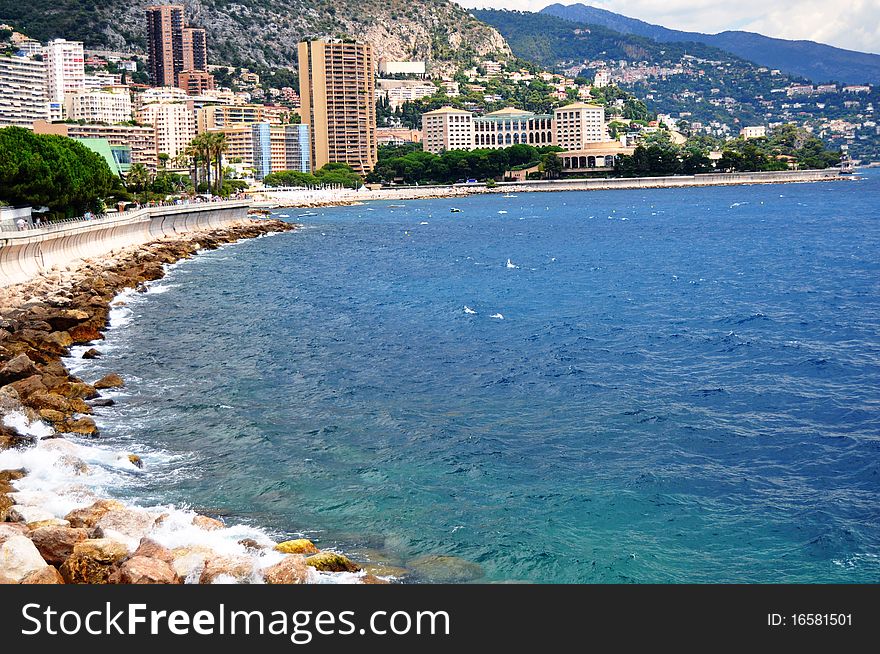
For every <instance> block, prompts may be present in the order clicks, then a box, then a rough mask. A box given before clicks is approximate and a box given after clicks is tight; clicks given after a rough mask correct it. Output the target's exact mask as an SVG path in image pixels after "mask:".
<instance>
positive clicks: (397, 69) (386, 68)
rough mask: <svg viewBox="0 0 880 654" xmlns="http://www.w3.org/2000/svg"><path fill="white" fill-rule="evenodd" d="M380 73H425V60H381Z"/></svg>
mask: <svg viewBox="0 0 880 654" xmlns="http://www.w3.org/2000/svg"><path fill="white" fill-rule="evenodd" d="M379 74H380V75H424V74H425V62H424V61H388V60H387V59H380V60H379Z"/></svg>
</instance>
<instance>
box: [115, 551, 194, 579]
mask: <svg viewBox="0 0 880 654" xmlns="http://www.w3.org/2000/svg"><path fill="white" fill-rule="evenodd" d="M108 582H109V583H111V584H176V583H179V582H178V578H177V575H176V574H175V572H174V570H173V569H172V568H171V566H170V565H168V564H167V563H166V562H165V561H160V560H159V559H151V558H149V557H146V556H132V557H131V558H130V559H128V560H127V561H125V562H124V563H123V564H122V565H121V566H119V568H118V569H117V570H116V571H115V572H114V573H113V574H111V575H110V578H109V580H108Z"/></svg>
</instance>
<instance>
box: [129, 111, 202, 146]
mask: <svg viewBox="0 0 880 654" xmlns="http://www.w3.org/2000/svg"><path fill="white" fill-rule="evenodd" d="M138 121H139V122H141V123H144V124H147V125H152V126H153V127H154V128H155V129H156V148H157V150H158V152H159V153H163V152H164V153H165V154H167V155H168V156H169V157H170V158H172V159H174V158H175V157H176V156H177V155H179V154H180V153H181V152H183V151H184V150H186V148H187V146H189V144H190V142H191V141H192V140H193V138H194V137H195V135H196V124H195V118H194V116H193V110H192V107H191V106H190V105H189V104H188V103H183V102H154V103H151V104H147V105H144V106H143V107H141V108H140V109H139V110H138Z"/></svg>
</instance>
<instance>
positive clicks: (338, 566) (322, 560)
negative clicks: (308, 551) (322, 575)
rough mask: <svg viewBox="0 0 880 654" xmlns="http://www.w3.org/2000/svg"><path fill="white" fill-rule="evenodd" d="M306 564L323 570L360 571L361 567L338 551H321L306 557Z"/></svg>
mask: <svg viewBox="0 0 880 654" xmlns="http://www.w3.org/2000/svg"><path fill="white" fill-rule="evenodd" d="M306 565H310V566H312V567H313V568H314V569H315V570H320V571H321V572H358V571H359V570H360V569H361V568H360V566H359V565H357V564H356V563H355V562H354V561H352V560H351V559H349V558H348V557H347V556H343V555H342V554H337V553H336V552H319V553H318V554H312V556H310V557H308V558H307V559H306Z"/></svg>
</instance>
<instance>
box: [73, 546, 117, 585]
mask: <svg viewBox="0 0 880 654" xmlns="http://www.w3.org/2000/svg"><path fill="white" fill-rule="evenodd" d="M127 556H128V548H127V547H126V546H125V545H124V544H123V543H120V542H119V541H115V540H110V539H109V538H98V539H88V540H84V541H80V542H78V543H76V544H75V545H74V546H73V553H72V554H71V555H70V556H69V557H68V558H67V560H66V561H65V562H64V564H63V565H62V566H61V570H60V572H61V576H62V577H64V582H65V583H68V584H106V583H108V580H109V579H110V575H111V574H112V572H113V568H114V566H115V565H116V564H118V563H119V562H120V561H122V560H123V559H125V558H126V557H127Z"/></svg>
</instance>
